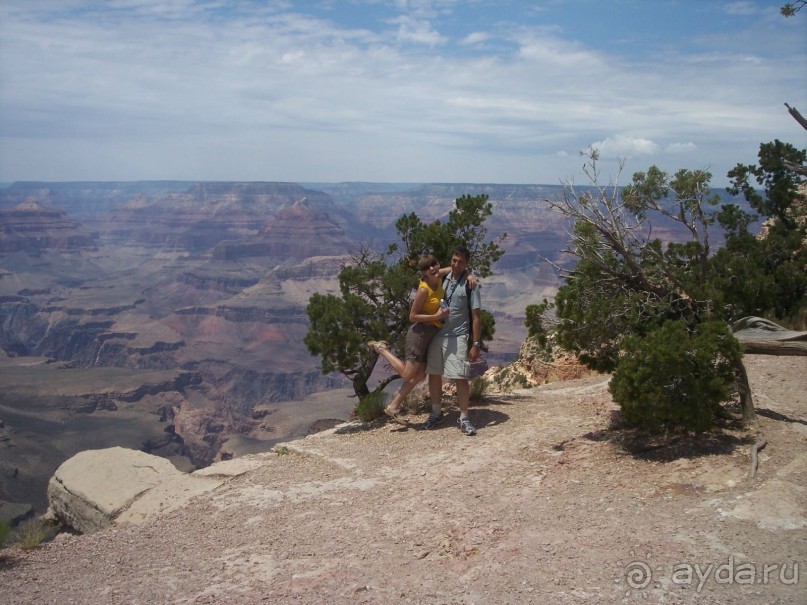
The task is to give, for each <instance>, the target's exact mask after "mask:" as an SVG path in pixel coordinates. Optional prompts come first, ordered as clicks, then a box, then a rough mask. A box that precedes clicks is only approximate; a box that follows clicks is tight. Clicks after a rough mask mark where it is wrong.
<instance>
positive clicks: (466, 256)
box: [451, 246, 471, 262]
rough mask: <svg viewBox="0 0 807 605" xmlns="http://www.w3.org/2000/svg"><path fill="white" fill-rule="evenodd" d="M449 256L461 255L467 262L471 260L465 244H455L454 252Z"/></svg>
mask: <svg viewBox="0 0 807 605" xmlns="http://www.w3.org/2000/svg"><path fill="white" fill-rule="evenodd" d="M451 256H461V257H462V258H464V259H465V261H466V262H467V261H469V260H471V251H470V250H468V248H466V247H465V246H457V247H456V248H454V252H452V253H451Z"/></svg>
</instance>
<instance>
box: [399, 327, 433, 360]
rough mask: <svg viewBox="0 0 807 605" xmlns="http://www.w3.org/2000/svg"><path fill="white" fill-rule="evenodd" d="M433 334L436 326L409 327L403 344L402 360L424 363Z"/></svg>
mask: <svg viewBox="0 0 807 605" xmlns="http://www.w3.org/2000/svg"><path fill="white" fill-rule="evenodd" d="M435 334H437V326H435V325H434V324H424V323H415V324H412V325H411V326H409V330H408V331H407V332H406V341H405V342H404V360H405V361H416V362H418V363H425V361H426V353H427V352H428V350H429V344H430V343H431V341H432V339H433V338H434V335H435Z"/></svg>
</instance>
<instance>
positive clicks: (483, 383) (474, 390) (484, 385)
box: [468, 376, 488, 403]
mask: <svg viewBox="0 0 807 605" xmlns="http://www.w3.org/2000/svg"><path fill="white" fill-rule="evenodd" d="M487 392H488V381H487V380H486V379H485V378H484V377H482V376H477V377H476V378H474V379H473V380H471V384H470V394H469V396H468V400H469V401H473V402H474V403H479V402H480V401H482V400H483V399H484V398H485V393H487Z"/></svg>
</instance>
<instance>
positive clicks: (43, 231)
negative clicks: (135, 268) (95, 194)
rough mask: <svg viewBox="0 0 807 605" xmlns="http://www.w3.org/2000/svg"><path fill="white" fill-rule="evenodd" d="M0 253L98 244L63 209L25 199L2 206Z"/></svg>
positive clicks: (63, 248) (90, 246)
mask: <svg viewBox="0 0 807 605" xmlns="http://www.w3.org/2000/svg"><path fill="white" fill-rule="evenodd" d="M0 233H2V235H3V237H2V238H1V239H0V252H2V253H5V252H20V251H36V250H44V249H53V250H70V249H82V248H85V249H86V248H93V247H95V236H94V234H92V233H90V232H89V231H87V230H86V229H84V227H82V225H81V224H80V223H79V222H78V221H76V220H74V219H72V218H70V217H69V216H68V215H67V214H66V213H65V212H64V211H62V210H59V209H56V208H46V207H45V206H43V205H42V204H40V203H39V202H37V201H35V200H26V201H24V202H22V203H21V204H18V205H16V206H14V207H12V208H0Z"/></svg>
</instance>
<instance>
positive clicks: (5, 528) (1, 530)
mask: <svg viewBox="0 0 807 605" xmlns="http://www.w3.org/2000/svg"><path fill="white" fill-rule="evenodd" d="M10 533H11V526H10V525H9V524H8V523H6V522H5V521H0V548H3V546H5V545H6V539H7V538H8V535H9V534H10Z"/></svg>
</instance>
